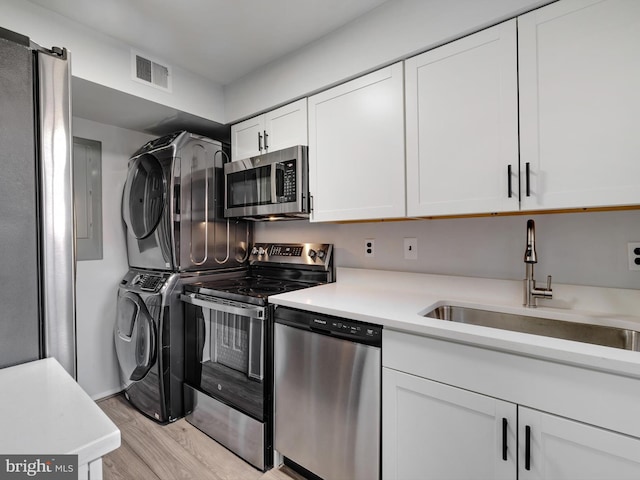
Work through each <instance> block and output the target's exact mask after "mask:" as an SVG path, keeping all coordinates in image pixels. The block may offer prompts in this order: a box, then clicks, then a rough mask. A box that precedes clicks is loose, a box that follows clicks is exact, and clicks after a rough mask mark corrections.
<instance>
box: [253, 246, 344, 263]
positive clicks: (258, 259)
mask: <svg viewBox="0 0 640 480" xmlns="http://www.w3.org/2000/svg"><path fill="white" fill-rule="evenodd" d="M249 262H250V263H251V264H258V265H261V264H269V263H276V264H277V263H284V264H289V265H308V266H321V267H325V269H328V268H331V267H332V266H333V245H332V244H330V243H256V244H255V245H254V246H253V248H252V249H251V253H250V256H249Z"/></svg>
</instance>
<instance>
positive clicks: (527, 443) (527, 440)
mask: <svg viewBox="0 0 640 480" xmlns="http://www.w3.org/2000/svg"><path fill="white" fill-rule="evenodd" d="M524 469H525V470H531V427H530V426H529V425H527V426H526V427H525V428H524Z"/></svg>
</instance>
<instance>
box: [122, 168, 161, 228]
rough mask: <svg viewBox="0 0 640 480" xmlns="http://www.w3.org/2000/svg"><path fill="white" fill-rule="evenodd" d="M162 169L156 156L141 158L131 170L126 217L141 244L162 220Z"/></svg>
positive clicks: (125, 201) (125, 204) (128, 224)
mask: <svg viewBox="0 0 640 480" xmlns="http://www.w3.org/2000/svg"><path fill="white" fill-rule="evenodd" d="M165 189H166V188H165V180H164V175H163V174H162V165H160V162H159V161H158V160H157V159H156V158H155V157H154V156H153V155H143V156H141V157H139V158H137V159H136V160H135V161H134V162H133V163H132V164H131V166H130V167H129V173H128V175H127V182H126V184H125V187H124V205H123V211H122V216H123V218H124V221H125V223H126V224H127V228H128V229H129V230H130V231H131V233H132V234H133V236H134V237H135V238H137V239H138V240H142V239H144V238H147V237H148V236H149V235H151V234H152V233H153V232H154V230H155V229H156V227H157V226H158V224H159V223H160V219H161V218H162V210H163V208H164V203H165Z"/></svg>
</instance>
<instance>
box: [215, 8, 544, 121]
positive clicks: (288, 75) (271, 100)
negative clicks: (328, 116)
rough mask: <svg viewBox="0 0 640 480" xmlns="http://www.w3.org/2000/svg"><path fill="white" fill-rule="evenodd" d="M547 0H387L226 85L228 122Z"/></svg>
mask: <svg viewBox="0 0 640 480" xmlns="http://www.w3.org/2000/svg"><path fill="white" fill-rule="evenodd" d="M546 3H549V0H454V1H452V0H391V1H388V2H386V3H384V4H382V5H381V6H380V7H378V8H376V9H374V10H372V11H371V12H369V13H367V14H366V15H363V16H362V17H360V18H358V19H357V20H356V21H354V22H352V23H350V24H348V25H346V26H344V27H343V28H340V29H338V30H336V31H334V32H332V33H331V34H329V35H327V36H325V37H324V38H321V39H320V40H318V41H316V42H314V43H311V44H310V45H308V46H307V47H305V48H302V49H300V50H298V51H296V52H293V53H292V54H290V55H287V56H285V57H283V58H282V59H280V60H277V61H274V62H271V63H270V64H268V65H266V66H265V67H263V68H261V69H259V70H257V71H255V72H252V73H250V74H249V75H247V76H246V77H244V78H242V79H240V80H238V81H236V82H234V83H233V84H231V85H228V86H225V88H224V95H225V102H226V114H227V122H228V123H233V122H236V121H238V120H240V119H242V118H246V117H250V116H253V115H254V114H255V113H258V112H260V111H264V110H268V109H270V108H273V107H274V106H276V105H280V104H283V103H286V102H288V101H290V100H292V99H294V98H297V97H303V96H306V95H308V94H309V93H312V92H315V91H317V90H320V89H324V88H326V87H328V86H330V85H333V84H336V83H339V82H342V81H344V80H346V79H348V78H352V77H354V76H358V75H361V74H362V73H364V72H367V71H370V70H373V69H375V68H378V67H380V66H383V65H388V64H390V63H392V62H395V61H397V60H399V59H403V58H406V57H408V56H410V55H412V54H416V53H418V52H422V51H425V50H428V49H430V48H434V47H436V46H438V45H441V44H443V43H446V42H447V41H451V40H453V39H455V38H458V37H460V36H462V35H464V34H467V33H471V32H474V31H477V30H480V29H481V28H484V27H486V26H489V25H492V24H494V23H497V22H500V21H502V20H505V19H507V18H511V17H514V16H516V15H518V14H520V13H523V12H524V11H527V10H531V9H532V8H535V7H537V6H540V5H543V4H546Z"/></svg>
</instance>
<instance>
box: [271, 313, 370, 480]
mask: <svg viewBox="0 0 640 480" xmlns="http://www.w3.org/2000/svg"><path fill="white" fill-rule="evenodd" d="M381 346H382V328H381V327H380V326H377V325H372V324H367V323H362V322H356V321H352V320H345V319H342V318H338V317H332V316H326V315H320V314H316V313H312V312H306V311H301V310H295V309H290V308H286V307H278V308H277V309H276V313H275V336H274V370H275V372H274V382H275V389H274V396H275V433H274V435H275V441H274V447H275V449H276V450H277V451H278V452H279V453H280V454H282V455H283V456H284V457H285V461H286V460H289V461H291V462H294V464H297V465H299V466H302V467H303V468H304V469H306V470H308V471H309V472H311V473H313V474H315V475H317V476H319V477H321V478H324V479H327V480H334V479H350V480H360V479H361V480H375V479H379V478H380V416H381V412H380V404H381V400H380V397H381V357H382V356H381Z"/></svg>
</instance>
